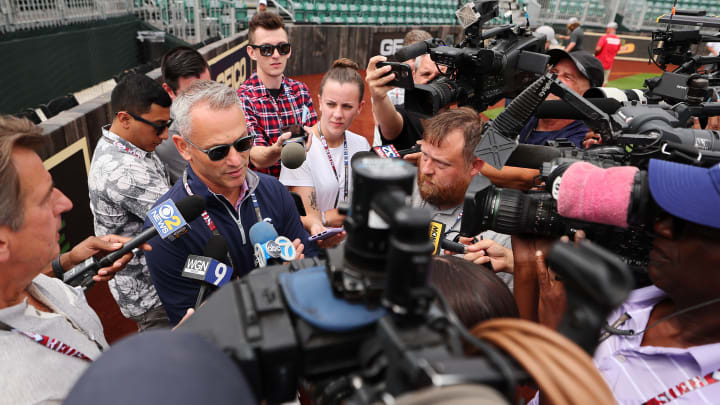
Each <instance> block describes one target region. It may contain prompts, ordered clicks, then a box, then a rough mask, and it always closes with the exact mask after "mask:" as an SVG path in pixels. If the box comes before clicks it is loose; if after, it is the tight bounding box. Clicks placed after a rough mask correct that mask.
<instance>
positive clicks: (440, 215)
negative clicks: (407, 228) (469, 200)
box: [412, 175, 514, 291]
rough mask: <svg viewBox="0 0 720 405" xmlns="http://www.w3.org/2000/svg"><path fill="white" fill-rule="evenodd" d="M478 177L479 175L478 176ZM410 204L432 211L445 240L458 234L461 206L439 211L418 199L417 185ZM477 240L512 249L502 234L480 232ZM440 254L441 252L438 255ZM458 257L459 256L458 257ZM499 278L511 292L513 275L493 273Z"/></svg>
mask: <svg viewBox="0 0 720 405" xmlns="http://www.w3.org/2000/svg"><path fill="white" fill-rule="evenodd" d="M478 176H479V175H478ZM412 203H413V206H414V207H426V208H428V209H430V210H431V211H432V220H433V221H436V222H440V223H443V224H445V238H446V239H450V240H453V239H454V238H455V236H457V234H458V233H459V232H460V224H461V222H462V221H461V219H462V217H461V216H460V213H461V212H462V209H463V206H462V204H461V205H458V206H457V207H453V208H447V209H444V210H441V209H439V208H437V207H435V206H433V205H431V204H428V203H427V202H425V201H423V200H422V199H421V198H420V193H419V191H418V187H417V183H416V184H415V186H414V190H413V196H412ZM477 237H478V238H481V239H492V240H494V241H495V242H497V243H498V244H499V245H501V246H502V247H504V248H507V249H512V243H511V241H510V235H505V234H502V233H497V232H494V231H485V232H482V233H481V234H480V235H477ZM440 254H442V252H441V253H440ZM458 256H459V255H458ZM495 274H497V275H498V277H500V279H501V280H502V281H503V282H504V283H505V285H507V286H508V288H509V289H510V291H513V288H514V278H513V275H512V274H510V273H504V272H500V273H495Z"/></svg>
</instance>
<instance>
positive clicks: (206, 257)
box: [182, 235, 232, 309]
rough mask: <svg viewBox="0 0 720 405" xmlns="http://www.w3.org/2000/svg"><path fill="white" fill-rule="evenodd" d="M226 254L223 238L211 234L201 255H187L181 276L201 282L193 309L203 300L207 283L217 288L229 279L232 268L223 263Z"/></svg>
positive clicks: (226, 247)
mask: <svg viewBox="0 0 720 405" xmlns="http://www.w3.org/2000/svg"><path fill="white" fill-rule="evenodd" d="M227 254H228V244H227V241H226V240H225V238H224V237H223V236H222V235H213V236H212V237H211V238H210V240H208V242H207V244H206V245H205V250H203V255H202V256H197V255H189V256H188V258H187V260H186V261H185V266H184V267H183V271H182V276H183V277H185V278H191V279H193V280H200V282H201V286H200V292H199V293H198V297H197V301H196V302H195V309H197V308H198V307H199V306H200V304H201V303H202V302H203V299H204V298H205V293H206V291H207V288H208V284H210V285H213V286H215V287H218V288H219V287H221V286H222V285H223V284H225V283H227V282H228V281H229V280H230V277H231V276H232V269H231V268H230V267H228V266H227V265H226V264H225V263H223V261H225V259H226V258H227Z"/></svg>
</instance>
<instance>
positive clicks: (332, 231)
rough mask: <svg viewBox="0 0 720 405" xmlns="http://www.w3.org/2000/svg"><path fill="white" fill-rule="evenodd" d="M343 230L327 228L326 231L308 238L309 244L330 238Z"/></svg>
mask: <svg viewBox="0 0 720 405" xmlns="http://www.w3.org/2000/svg"><path fill="white" fill-rule="evenodd" d="M344 230H345V228H327V229H326V230H324V231H322V232H320V233H316V234H315V235H312V236H311V237H309V238H308V240H309V241H310V242H312V241H316V240H325V239H327V238H329V237H331V236H334V235H337V234H339V233H340V232H342V231H344Z"/></svg>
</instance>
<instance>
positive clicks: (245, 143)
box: [183, 135, 255, 162]
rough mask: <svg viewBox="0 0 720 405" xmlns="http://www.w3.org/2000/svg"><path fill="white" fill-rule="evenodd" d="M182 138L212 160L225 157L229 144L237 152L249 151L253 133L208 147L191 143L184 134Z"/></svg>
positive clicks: (228, 151) (253, 139)
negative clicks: (230, 141) (229, 142)
mask: <svg viewBox="0 0 720 405" xmlns="http://www.w3.org/2000/svg"><path fill="white" fill-rule="evenodd" d="M183 138H184V139H185V140H186V141H188V143H189V144H190V145H192V146H194V147H195V149H197V150H199V151H200V152H203V153H205V154H206V155H208V157H209V158H210V160H212V161H213V162H216V161H218V160H223V159H225V157H226V156H227V155H228V153H230V147H231V146H234V147H235V150H236V151H238V152H246V151H249V150H250V148H252V146H253V143H254V142H255V137H254V136H253V135H248V136H243V137H242V138H239V139H238V140H237V141H235V142H233V143H231V144H225V145H217V146H213V147H212V148H210V149H202V148H201V147H199V146H197V145H195V144H194V143H192V141H190V140H189V139H187V138H185V136H183Z"/></svg>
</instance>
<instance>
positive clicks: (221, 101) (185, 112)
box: [170, 80, 242, 138]
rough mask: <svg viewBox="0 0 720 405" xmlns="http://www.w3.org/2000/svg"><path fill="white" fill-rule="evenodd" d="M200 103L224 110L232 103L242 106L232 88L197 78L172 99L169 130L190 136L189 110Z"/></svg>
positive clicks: (190, 117) (190, 120) (190, 119)
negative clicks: (171, 119)
mask: <svg viewBox="0 0 720 405" xmlns="http://www.w3.org/2000/svg"><path fill="white" fill-rule="evenodd" d="M201 103H207V104H208V105H209V106H210V109H212V110H224V109H227V108H230V107H232V106H233V105H237V106H238V107H240V108H242V105H241V103H240V97H238V95H237V93H236V92H235V90H233V89H232V88H230V87H228V86H227V85H225V84H222V83H218V82H215V81H212V80H197V81H195V82H193V83H192V84H191V85H190V86H189V87H188V88H186V89H185V90H183V91H182V92H181V93H180V94H179V95H178V96H177V97H176V98H175V100H174V101H173V103H172V107H170V115H171V116H172V117H173V123H172V125H171V127H170V132H174V133H180V135H182V136H184V137H186V138H190V137H191V136H192V116H191V115H190V110H192V109H193V107H195V106H196V105H197V104H201Z"/></svg>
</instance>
